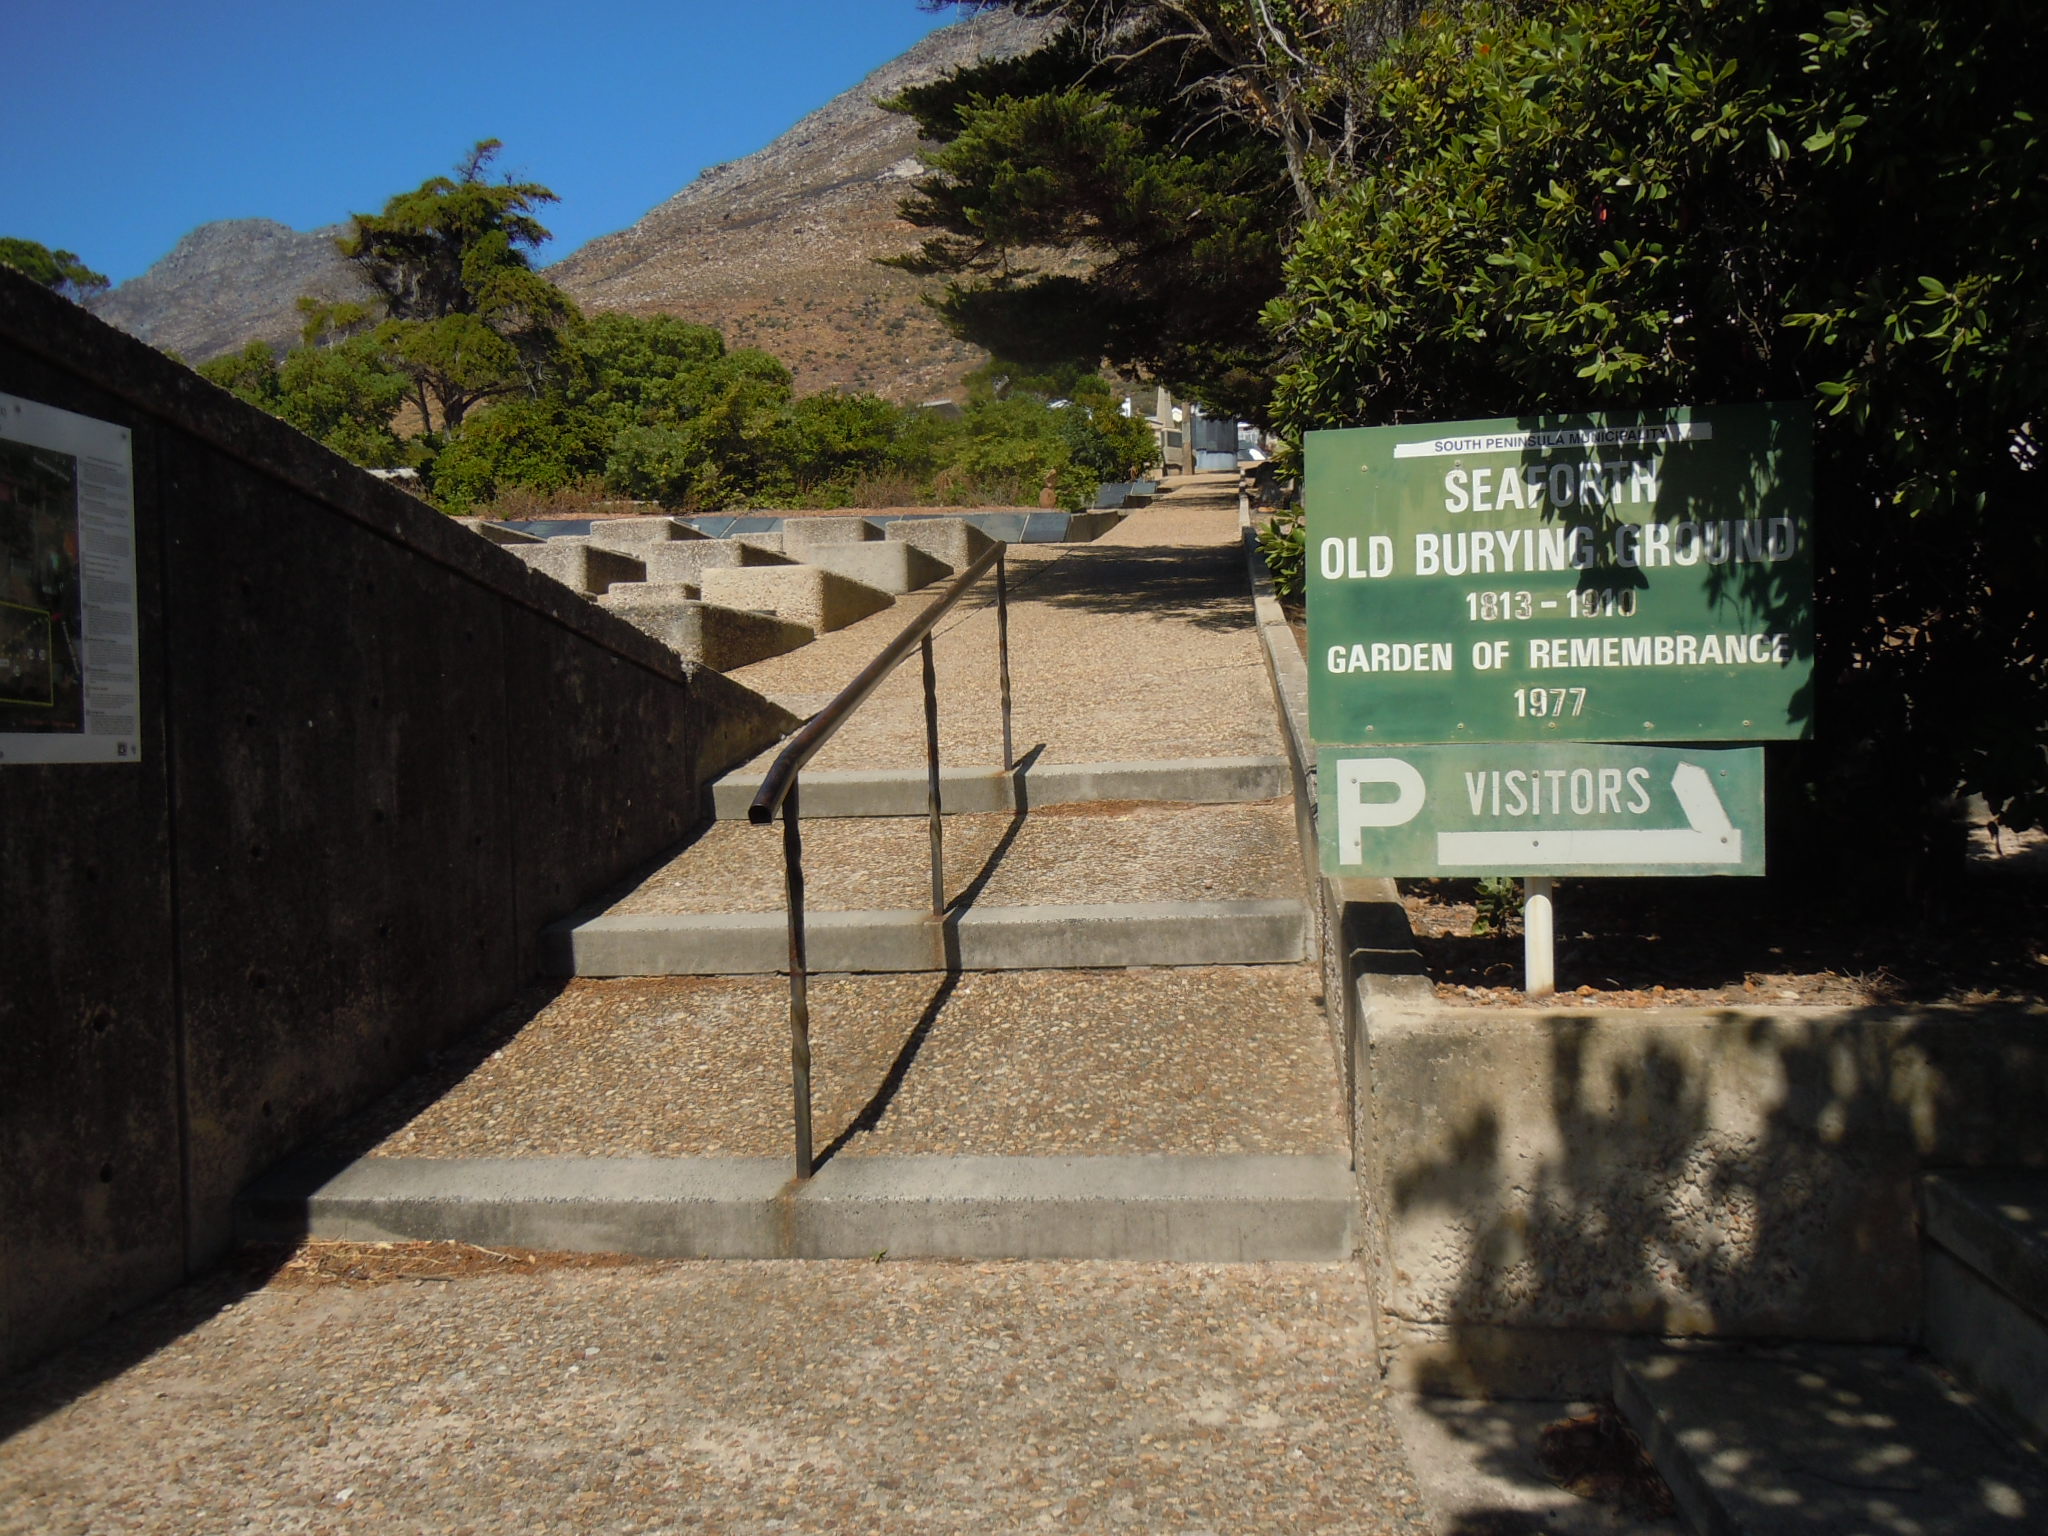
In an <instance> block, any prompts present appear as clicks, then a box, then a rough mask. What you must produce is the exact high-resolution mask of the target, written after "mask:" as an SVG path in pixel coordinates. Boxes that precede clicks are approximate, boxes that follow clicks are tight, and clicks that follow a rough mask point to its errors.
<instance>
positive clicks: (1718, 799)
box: [1316, 742, 1764, 878]
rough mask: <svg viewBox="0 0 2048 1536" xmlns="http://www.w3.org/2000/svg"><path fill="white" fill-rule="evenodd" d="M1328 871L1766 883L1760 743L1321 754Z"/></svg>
mask: <svg viewBox="0 0 2048 1536" xmlns="http://www.w3.org/2000/svg"><path fill="white" fill-rule="evenodd" d="M1316 784H1317V790H1318V793H1319V794H1320V796H1321V798H1322V806H1321V814H1320V817H1319V824H1320V827H1321V836H1322V844H1323V846H1322V867H1323V869H1324V871H1325V872H1326V873H1328V874H1332V875H1390V876H1414V877H1418V878H1419V877H1424V876H1429V877H1437V876H1450V877H1459V878H1472V877H1475V876H1481V875H1760V874H1762V873H1763V872H1764V765H1763V749H1762V748H1761V747H1732V748H1720V749H1715V748H1703V747H1645V746H1636V745H1624V746H1604V745H1597V744H1592V743H1584V742H1558V743H1554V744H1553V743H1543V744H1541V745H1536V746H1507V745H1499V744H1484V745H1477V744H1475V745H1457V746H1429V747H1386V748H1377V747H1324V748H1323V749H1322V750H1321V752H1320V753H1318V755H1317V762H1316Z"/></svg>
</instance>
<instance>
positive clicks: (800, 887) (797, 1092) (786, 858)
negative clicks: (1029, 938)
mask: <svg viewBox="0 0 2048 1536" xmlns="http://www.w3.org/2000/svg"><path fill="white" fill-rule="evenodd" d="M1005 547H1006V546H1004V545H1003V544H1000V543H998V544H997V545H996V547H995V548H994V549H991V550H989V551H988V552H987V553H986V554H984V555H982V556H981V558H980V559H978V560H976V561H974V562H973V563H972V564H971V565H969V566H968V567H967V569H966V570H964V571H962V572H961V573H960V574H959V575H958V576H957V577H955V578H954V579H953V582H952V584H951V585H950V586H948V587H947V588H946V589H945V590H944V591H943V592H941V593H940V594H939V595H938V597H937V598H935V599H934V600H933V601H932V602H931V603H930V604H928V605H927V606H926V607H925V609H924V611H923V612H922V613H920V614H919V615H918V616H917V617H916V618H915V619H913V620H911V621H910V623H909V624H908V625H907V626H906V627H905V628H904V630H903V632H902V633H901V634H899V635H898V636H897V637H896V638H895V639H894V640H891V641H890V642H889V643H888V644H887V645H886V646H884V647H883V648H882V652H881V654H880V655H878V656H877V657H875V659H874V660H873V661H871V662H869V663H868V664H867V665H866V666H865V667H863V668H861V670H860V673H859V675H858V676H856V677H855V678H854V680H853V681H852V682H850V683H848V684H847V685H846V686H845V687H844V688H842V689H840V691H839V692H838V694H837V695H835V696H834V698H833V699H832V701H831V703H829V704H827V705H826V706H825V707H824V708H823V709H821V710H819V711H818V712H817V713H816V714H815V715H813V716H811V718H810V719H808V720H806V721H805V722H804V723H803V725H802V726H800V727H799V728H798V730H797V732H796V734H795V735H793V736H791V737H790V739H789V743H788V745H786V746H785V747H784V748H783V749H782V751H781V752H780V753H779V754H777V756H776V759H775V763H774V766H773V767H771V768H770V769H769V770H768V773H767V776H766V777H765V778H764V779H762V781H761V788H760V789H759V790H758V791H757V792H756V793H755V795H754V801H753V804H751V805H750V806H748V807H747V820H748V821H750V822H752V823H753V824H754V825H756V826H766V825H767V824H768V823H770V822H772V821H774V819H775V813H776V811H778V810H780V811H781V812H782V883H783V889H784V890H785V891H786V892H787V894H788V906H789V1075H790V1091H791V1096H792V1098H793V1099H794V1101H795V1119H796V1176H797V1177H798V1178H800V1179H807V1178H809V1177H810V1176H811V1174H812V1172H813V1166H814V1159H813V1157H812V1153H811V1008H810V972H809V965H808V958H807V955H806V953H805V946H804V862H803V860H804V850H803V834H802V832H801V831H800V830H799V827H798V823H799V821H800V820H801V811H800V806H799V795H798V789H797V785H798V777H799V775H800V774H801V773H802V772H803V768H804V765H805V764H806V763H808V762H809V761H810V760H811V759H812V758H813V757H815V756H816V755H817V753H818V750H819V749H820V748H821V747H823V746H824V745H825V743H826V742H828V741H830V740H831V739H832V737H833V735H834V734H835V733H836V732H837V731H838V729H839V728H840V727H841V726H842V725H844V724H845V723H846V722H847V720H848V719H849V718H850V717H851V716H852V714H853V712H854V711H855V710H856V709H858V708H860V706H861V705H862V704H864V703H865V702H867V699H868V697H869V695H871V694H872V693H873V692H874V691H875V689H876V688H878V687H880V686H881V683H882V680H883V679H884V678H886V677H887V676H888V675H889V674H890V673H891V672H893V671H895V670H896V668H897V667H898V666H900V665H901V664H902V663H903V661H904V660H905V659H906V658H907V657H908V656H909V655H910V651H911V647H912V646H916V647H917V648H918V650H919V651H920V652H921V654H922V657H923V661H924V668H923V671H924V745H925V809H926V816H927V818H928V820H929V822H930V825H931V845H932V916H933V918H935V919H937V918H941V917H943V916H944V915H945V908H946V854H945V833H944V830H943V826H944V824H943V821H942V819H941V808H940V804H939V695H938V673H937V669H936V667H935V665H934V663H933V658H932V630H933V629H934V628H935V627H936V626H937V624H938V622H939V620H940V619H942V618H944V617H945V616H946V614H947V612H948V611H950V610H951V608H952V607H953V605H954V604H955V603H957V602H959V601H960V599H961V598H962V597H965V596H966V595H967V592H968V590H969V589H970V588H972V587H973V586H974V585H975V583H976V582H978V581H980V580H981V578H982V577H983V576H985V575H987V574H988V571H989V568H990V567H991V566H993V567H994V568H995V573H996V660H997V666H998V669H999V670H1000V672H1001V675H1002V694H1003V771H1004V772H1005V773H1007V772H1009V771H1010V770H1011V769H1012V768H1014V767H1015V766H1016V758H1015V754H1014V752H1013V750H1012V746H1011V739H1010V596H1009V582H1008V578H1007V575H1006V573H1005V570H1004V564H1003V553H1004V549H1005Z"/></svg>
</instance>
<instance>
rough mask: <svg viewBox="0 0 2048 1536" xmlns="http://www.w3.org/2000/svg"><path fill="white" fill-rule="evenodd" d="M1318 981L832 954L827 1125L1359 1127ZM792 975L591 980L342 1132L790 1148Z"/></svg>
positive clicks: (1243, 1130) (1294, 1146)
mask: <svg viewBox="0 0 2048 1536" xmlns="http://www.w3.org/2000/svg"><path fill="white" fill-rule="evenodd" d="M1316 987H1317V984H1316V976H1315V972H1314V971H1313V970H1312V969H1310V968H1309V967H1306V966H1291V965H1276V966H1261V967H1257V968H1252V969H1239V968H1234V967H1226V966H1213V967H1210V966H1203V967H1176V968H1172V969H1160V970H1134V971H1089V972H1066V971H1010V972H1002V973H991V974H968V975H962V976H959V977H957V978H956V979H955V980H954V981H953V982H952V983H950V984H949V983H948V981H947V978H946V977H944V976H931V975H884V976H821V977H816V978H813V980H812V984H811V995H810V1003H811V1036H812V1052H813V1064H812V1091H813V1095H814V1109H813V1115H814V1125H815V1128H816V1134H817V1144H818V1147H819V1149H820V1150H821V1151H822V1150H823V1149H824V1148H825V1147H826V1146H827V1145H828V1144H830V1143H831V1142H833V1141H834V1140H835V1139H837V1138H839V1137H840V1136H841V1135H843V1134H848V1133H851V1132H852V1130H853V1127H854V1126H855V1125H856V1123H858V1124H859V1125H860V1126H861V1127H862V1129H861V1130H860V1131H859V1132H858V1133H857V1134H849V1139H848V1141H847V1144H846V1153H847V1155H859V1154H862V1153H866V1152H877V1153H891V1154H896V1155H901V1156H941V1155H976V1154H979V1155H987V1156H1031V1155H1051V1154H1057V1153H1107V1152H1114V1153H1156V1152H1178V1153H1307V1152H1333V1151H1341V1150H1343V1148H1344V1146H1345V1139H1344V1121H1343V1112H1342V1106H1341V1103H1340V1091H1339V1087H1338V1083H1339V1081H1340V1076H1341V1075H1340V1074H1339V1073H1338V1072H1337V1070H1336V1067H1335V1064H1334V1061H1333V1059H1332V1048H1331V1045H1330V1041H1329V1033H1328V1029H1327V1027H1326V1026H1325V1024H1324V1022H1323V1019H1322V1015H1321V1010H1320V1005H1319V1003H1318V1002H1317V990H1316ZM788 995H789V994H788V987H787V983H786V982H784V981H783V980H782V979H781V978H779V977H773V976H760V977H754V976H739V977H675V978H664V979H659V980H640V979H626V980H616V981H591V980H582V981H574V982H570V983H568V984H567V985H566V986H564V987H563V988H561V989H560V991H559V993H558V994H555V995H552V996H550V995H549V994H546V993H541V994H536V995H535V996H534V997H533V998H532V999H531V1000H530V1001H529V1002H528V1004H527V1005H526V1007H525V1008H524V1009H523V1010H519V1011H517V1012H515V1013H513V1014H511V1015H508V1016H507V1018H506V1019H505V1020H504V1021H503V1022H502V1023H501V1026H500V1032H499V1034H498V1036H497V1043H496V1044H495V1047H494V1048H493V1047H491V1046H490V1045H489V1044H486V1045H485V1046H484V1047H483V1049H485V1050H487V1051H488V1054H487V1055H485V1056H484V1058H483V1059H482V1060H481V1061H480V1062H478V1061H476V1060H475V1059H474V1057H473V1055H470V1054H465V1055H462V1056H450V1057H449V1058H447V1059H445V1060H444V1061H443V1062H442V1063H441V1064H440V1066H439V1067H438V1069H437V1071H436V1072H435V1073H433V1074H429V1075H427V1076H424V1077H421V1078H418V1079H415V1080H414V1081H413V1082H412V1083H409V1084H408V1085H406V1087H405V1088H404V1089H403V1090H401V1091H400V1092H399V1093H397V1094H395V1095H393V1096H392V1097H391V1098H389V1099H387V1100H386V1101H385V1102H384V1103H382V1104H381V1105H379V1106H377V1107H376V1108H375V1109H374V1110H373V1111H371V1113H370V1114H369V1115H367V1116H365V1117H364V1118H362V1119H361V1120H358V1121H356V1122H353V1123H351V1124H350V1125H348V1126H344V1127H342V1128H340V1129H339V1130H338V1131H337V1132H336V1133H335V1135H334V1136H333V1137H331V1138H330V1139H329V1144H328V1150H330V1151H334V1152H345V1151H360V1150H363V1149H364V1148H368V1149H369V1150H371V1152H372V1153H373V1154H374V1155H379V1156H394V1157H686V1156H721V1157H783V1156H785V1155H786V1154H787V1153H788V1150H789V1145H790V1125H789V1119H790V1109H789V1025H788V1013H787V1008H788Z"/></svg>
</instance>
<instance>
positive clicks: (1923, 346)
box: [1271, 0, 2048, 827]
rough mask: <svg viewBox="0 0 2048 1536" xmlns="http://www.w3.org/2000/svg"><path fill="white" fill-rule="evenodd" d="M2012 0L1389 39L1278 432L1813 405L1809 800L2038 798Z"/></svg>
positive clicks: (2031, 160) (2020, 124) (1306, 248)
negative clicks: (1531, 415) (1813, 655)
mask: <svg viewBox="0 0 2048 1536" xmlns="http://www.w3.org/2000/svg"><path fill="white" fill-rule="evenodd" d="M2044 55H2048V42H2044V40H2043V39H2042V37H2041V35H2040V33H2039V29H2038V26H2037V24H2036V18H2035V17H2034V15H2033V12H2032V8H2031V7H2028V6H2025V5H2022V4H2020V3H2019V0H1972V3H1969V4H1965V3H1963V0H1865V3H1861V4H1851V5H1846V6H1845V7H1844V8H1843V9H1841V10H1837V11H1830V12H1828V13H1827V14H1826V15H1825V16H1824V17H1823V16H1821V15H1819V14H1816V13H1814V12H1811V11H1809V10H1808V9H1807V8H1805V7H1799V6H1794V5H1791V4H1788V3H1784V0H1600V3H1598V4H1594V3H1590V0H1540V3H1539V0H1525V3H1523V4H1521V5H1517V6H1507V5H1497V6H1480V7H1474V8H1472V9H1470V10H1468V11H1467V12H1465V13H1463V14H1460V15H1452V16H1446V17H1440V18H1434V19H1432V20H1431V21H1430V22H1429V23H1427V24H1424V25H1421V26H1418V27H1417V28H1416V29H1415V30H1414V32H1413V33H1412V34H1411V35H1410V36H1409V37H1408V38H1407V39H1406V40H1405V41H1404V42H1403V43H1402V44H1400V45H1399V46H1398V47H1397V48H1396V49H1395V50H1394V51H1393V52H1392V53H1391V54H1390V55H1389V56H1388V57H1387V58H1386V59H1385V60H1384V61H1383V62H1382V63H1381V64H1380V65H1379V66H1378V67H1377V68H1376V69H1375V70H1374V72H1373V74H1372V76H1371V79H1370V80H1369V82H1367V85H1366V87H1365V88H1364V89H1363V90H1362V92H1361V99H1362V100H1364V101H1365V102H1366V103H1367V104H1368V106H1369V111H1368V112H1367V113H1366V114H1365V116H1364V119H1363V120H1362V121H1361V123H1360V128H1359V132H1360V135H1361V138H1362V139H1363V140H1364V141H1365V142H1367V143H1369V144H1370V145H1371V146H1372V154H1371V157H1370V158H1371V165H1372V168H1371V170H1370V171H1369V172H1367V173H1364V174H1362V175H1361V176H1360V177H1359V179H1358V180H1357V181H1356V183H1355V184H1353V185H1351V186H1349V187H1347V188H1343V189H1340V190H1339V191H1338V192H1337V193H1336V194H1335V195H1333V196H1332V197H1331V198H1329V199H1328V200H1327V201H1326V203H1325V206H1324V210H1323V213H1322V215H1321V216H1320V218H1319V219H1318V221H1317V222H1316V223H1315V224H1314V225H1313V226H1312V227H1311V228H1309V229H1308V230H1307V231H1306V232H1305V233H1304V235H1303V236H1302V238H1301V240H1300V242H1299V244H1298V246H1297V248H1296V250H1295V252H1294V255H1293V258H1292V261H1291V264H1290V266H1289V269H1288V284H1287V294H1286V296H1285V298H1284V299H1283V300H1281V301H1280V302H1278V303H1277V304H1275V305H1274V306H1273V309H1272V312H1271V319H1272V321H1273V323H1274V325H1275V327H1276V331H1277V334H1278V336H1279V337H1280V339H1281V340H1282V341H1283V342H1284V343H1285V344H1286V345H1287V346H1288V347H1289V348H1290V349H1291V350H1292V352H1293V354H1294V356H1295V358H1296V359H1297V361H1296V363H1295V365H1294V367H1293V368H1292V369H1291V370H1290V371H1289V373H1288V375H1287V377H1286V380H1285V382H1284V385H1283V388H1282V390H1281V394H1280V414H1281V416H1282V417H1283V419H1284V421H1285V422H1286V424H1287V425H1288V427H1289V428H1290V429H1291V430H1293V431H1295V432H1299V431H1301V430H1304V429H1307V428H1311V427H1317V426H1331V425H1341V424H1353V423H1358V422H1383V421H1393V420H1402V419H1417V418H1421V419H1444V418H1456V417H1463V416H1483V415H1492V414H1508V413H1517V412H1524V411H1537V410H1573V409H1583V408H1586V407H1589V406H1600V405H1611V406H1617V407H1655V406H1660V405H1666V404H1670V403H1673V402H1679V401H1685V402H1697V403H1713V402H1717V401H1734V400H1755V399H1780V400H1785V399H1791V400H1802V399H1803V400H1809V401H1813V402H1815V403H1816V405H1817V407H1818V414H1817V444H1816V446H1817V449H1818V462H1817V473H1816V481H1817V483H1816V486H1815V496H1816V515H1817V519H1818V523H1819V545H1818V547H1819V551H1820V557H1821V562H1822V564H1821V572H1820V578H1819V580H1820V590H1819V600H1820V635H1821V654H1820V656H1819V658H1818V666H1817V669H1816V679H1817V685H1818V688H1819V698H1818V703H1817V711H1816V713H1817V718H1818V720H1819V722H1820V727H1819V728H1820V732H1821V735H1820V741H1819V743H1818V746H1817V756H1816V759H1815V762H1814V765H1813V780H1812V782H1813V786H1814V795H1815V798H1814V801H1813V805H1814V808H1815V815H1816V818H1817V819H1819V820H1820V821H1822V822H1825V821H1826V819H1827V817H1826V813H1827V812H1828V811H1829V810H1830V808H1832V809H1833V810H1835V811H1837V812H1839V813H1840V815H1841V818H1842V820H1841V823H1840V825H1842V826H1847V825H1850V824H1853V823H1855V822H1859V821H1860V822H1861V823H1862V824H1864V825H1865V826H1870V825H1886V826H1898V827H1911V826H1915V825H1924V824H1925V821H1924V818H1925V813H1926V810H1927V807H1928V806H1929V805H1930V804H1932V803H1935V802H1939V801H1943V800H1945V799H1946V798H1947V797H1948V796H1949V795H1950V794H1951V793H1952V792H1954V791H1956V790H1957V789H1959V788H1965V789H1975V790H1980V791H1982V792H1983V793H1984V794H1985V795H1986V796H1987V797H1988V799H1989V800H1990V802H1991V804H1992V806H1993V807H1994V809H1995V810H1996V811H1997V812H1998V813H1999V814H2000V815H2001V816H2002V817H2004V818H2006V819H2007V820H2009V821H2012V822H2016V823H2028V822H2036V821H2038V820H2040V819H2041V817H2042V814H2043V812H2044V810H2048V799H2044V794H2043V790H2044V783H2048V772H2044V761H2048V707H2044V703H2043V701H2044V699H2048V608H2044V607H2043V605H2042V604H2041V603H2040V602H2039V599H2038V594H2039V593H2040V592H2041V591H2042V590H2043V589H2044V586H2048V525H2044V524H2043V523H2042V521H2041V519H2040V518H2039V517H2038V515H2037V513H2038V509H2039V506H2040V502H2041V484H2040V481H2041V473H2042V470H2041V465H2040V423H2041V422H2042V421H2043V419H2044V414H2043V413H2044V409H2048V353H2044V351H2043V349H2042V347H2041V345H2040V338H2041V318H2040V317H2041V310H2040V303H2039V295H2040V293H2041V291H2042V288H2043V284H2044V281H2048V241H2044V238H2043V237H2044V234H2048V156H2044V150H2043V145H2042V138H2041V133H2040V129H2039V125H2038V124H2037V122H2036V121H2035V116H2034V103H2035V102H2036V101H2037V100H2038V98H2039V95H2040V89H2039V84H2038V82H2039V81H2040V79H2041V78H2042V70H2043V67H2044V65H2048V57H2044Z"/></svg>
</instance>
